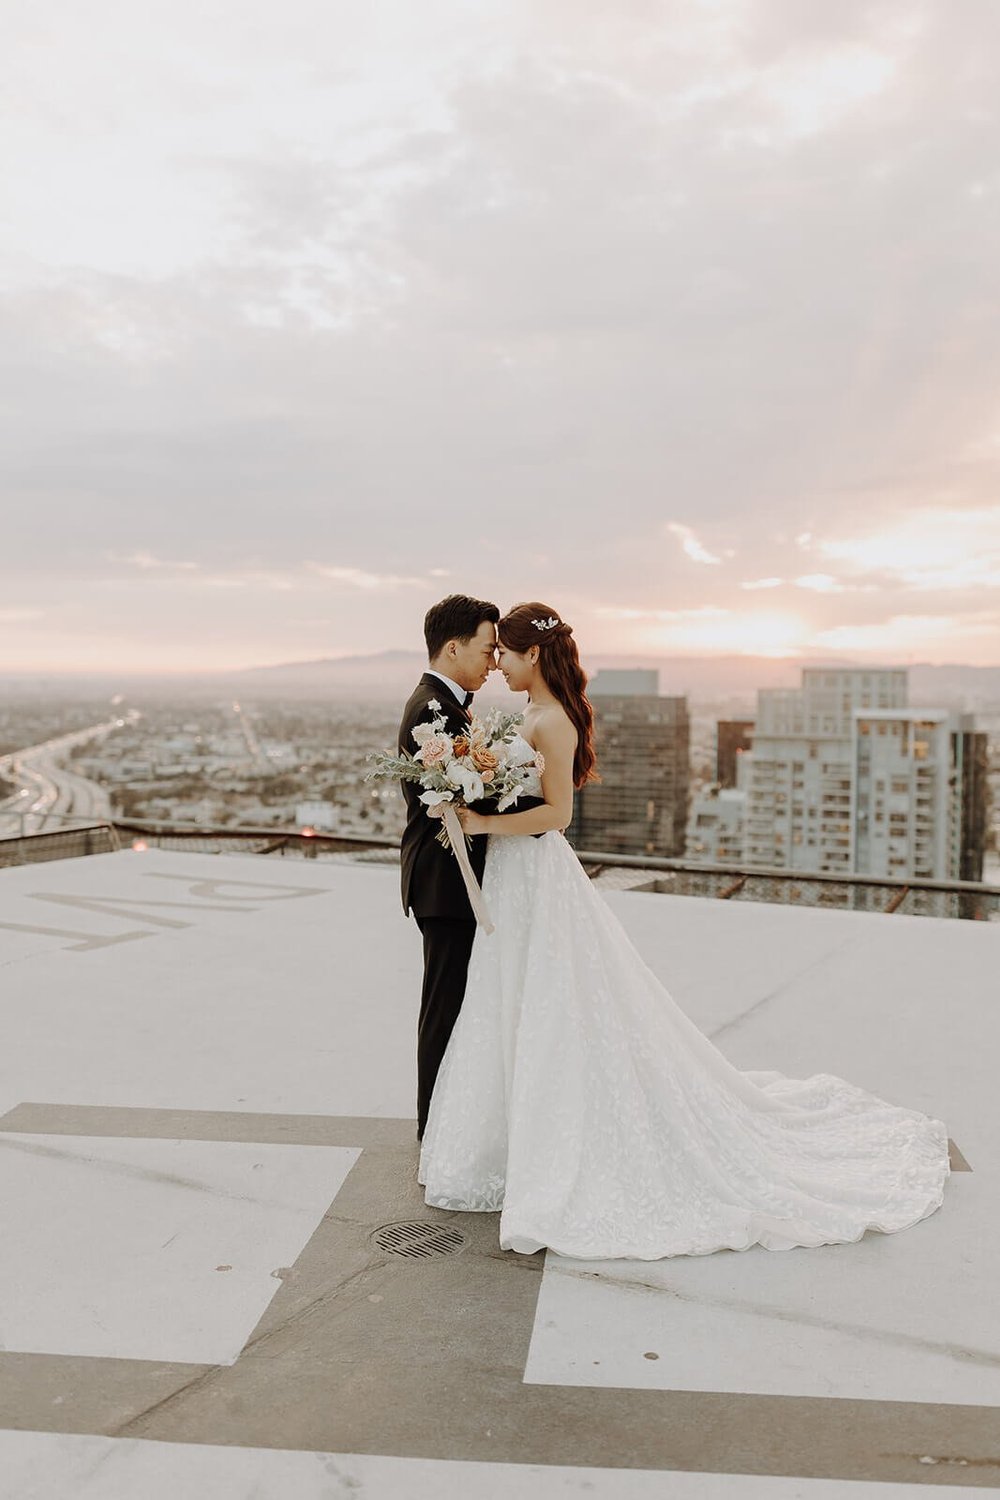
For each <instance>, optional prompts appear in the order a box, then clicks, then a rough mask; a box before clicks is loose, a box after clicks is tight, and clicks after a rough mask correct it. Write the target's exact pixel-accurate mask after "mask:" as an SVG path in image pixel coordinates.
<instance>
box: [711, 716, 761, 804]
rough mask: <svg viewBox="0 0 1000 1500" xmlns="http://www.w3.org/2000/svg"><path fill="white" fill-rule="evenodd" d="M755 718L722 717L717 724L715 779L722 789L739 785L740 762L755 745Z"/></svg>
mask: <svg viewBox="0 0 1000 1500" xmlns="http://www.w3.org/2000/svg"><path fill="white" fill-rule="evenodd" d="M753 731H754V720H753V719H720V720H719V722H718V723H717V724H716V726H715V780H716V784H717V785H718V786H719V787H720V789H722V788H725V787H735V786H736V785H738V782H739V777H738V775H737V771H738V762H739V760H740V758H741V756H743V755H745V754H746V753H747V752H748V751H749V750H750V749H751V748H752V747H753Z"/></svg>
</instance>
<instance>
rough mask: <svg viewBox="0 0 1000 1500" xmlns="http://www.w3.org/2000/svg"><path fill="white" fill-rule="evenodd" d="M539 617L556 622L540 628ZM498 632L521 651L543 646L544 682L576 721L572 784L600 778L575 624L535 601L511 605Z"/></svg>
mask: <svg viewBox="0 0 1000 1500" xmlns="http://www.w3.org/2000/svg"><path fill="white" fill-rule="evenodd" d="M536 620H544V621H549V620H554V621H555V622H556V623H555V624H554V625H551V626H548V628H547V629H545V630H539V628H538V626H537V625H536V624H535V623H534V622H535V621H536ZM497 635H498V636H499V637H500V641H501V643H502V644H503V645H504V646H509V647H510V649H511V651H517V652H518V653H519V654H521V655H523V654H524V653H525V652H526V651H527V650H528V647H529V646H538V647H540V648H541V649H540V651H539V656H538V666H539V670H540V671H541V674H542V677H543V679H544V681H545V685H546V687H547V688H548V689H549V691H550V692H551V693H552V695H553V696H554V697H555V698H557V699H558V700H559V702H560V703H561V704H562V706H563V708H564V709H565V710H566V712H567V713H568V714H569V717H570V718H571V719H572V721H573V723H574V724H575V725H576V754H575V755H574V757H573V785H574V787H576V789H577V790H578V791H579V789H580V787H582V786H586V784H587V782H588V781H600V779H601V778H600V777H599V776H598V774H597V769H596V767H597V756H596V754H595V753H594V710H593V709H592V708H591V706H590V700H589V698H588V697H587V674H586V673H585V672H584V670H583V668H582V667H581V665H580V655H579V652H578V651H577V649H576V641H575V640H574V639H573V627H572V625H567V624H566V621H565V620H563V619H562V618H561V616H560V615H559V613H558V611H557V610H554V609H553V608H552V607H551V605H549V604H539V603H538V602H537V601H536V602H535V603H534V604H515V605H514V607H513V608H512V609H509V610H508V611H507V613H506V614H505V615H503V616H502V618H501V619H500V621H499V623H498V625H497Z"/></svg>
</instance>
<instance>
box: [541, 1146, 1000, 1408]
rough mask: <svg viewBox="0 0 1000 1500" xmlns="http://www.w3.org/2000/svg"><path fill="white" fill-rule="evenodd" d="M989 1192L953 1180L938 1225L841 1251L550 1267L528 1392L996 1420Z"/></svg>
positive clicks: (554, 1261)
mask: <svg viewBox="0 0 1000 1500" xmlns="http://www.w3.org/2000/svg"><path fill="white" fill-rule="evenodd" d="M997 1187H998V1183H997V1177H996V1174H995V1173H977V1174H975V1175H973V1174H970V1173H953V1174H952V1176H951V1178H950V1179H949V1182H948V1187H947V1193H946V1198H945V1203H944V1206H943V1208H942V1209H941V1210H939V1211H938V1212H937V1213H936V1214H932V1215H931V1217H930V1218H928V1219H925V1220H923V1221H922V1222H921V1223H919V1224H915V1225H913V1226H912V1227H911V1228H910V1229H907V1230H904V1231H903V1232H902V1233H900V1234H894V1235H883V1234H871V1233H869V1234H866V1235H865V1236H864V1237H863V1238H862V1239H861V1240H859V1241H857V1242H856V1243H855V1244H849V1245H824V1246H821V1247H819V1248H818V1249H809V1250H804V1249H798V1250H790V1251H785V1252H780V1253H778V1252H769V1251H767V1250H762V1249H761V1248H760V1247H759V1246H754V1247H752V1248H751V1249H750V1250H747V1251H745V1252H742V1253H737V1252H725V1253H721V1254H717V1255H706V1256H692V1257H687V1256H677V1257H675V1258H673V1259H671V1260H663V1261H643V1262H639V1261H602V1262H595V1261H571V1260H565V1259H563V1258H561V1257H559V1256H554V1255H549V1256H547V1257H546V1264H545V1272H544V1276H543V1280H542V1288H541V1292H540V1294H539V1299H538V1306H537V1309H536V1316H535V1324H534V1329H533V1333H532V1339H531V1347H530V1351H529V1356H528V1363H527V1367H526V1370H525V1380H526V1381H528V1382H529V1383H536V1384H546V1385H586V1386H608V1387H624V1388H633V1389H642V1390H685V1391H732V1392H742V1393H755V1394H763V1395H779V1396H823V1397H830V1396H833V1397H844V1398H850V1399H857V1400H879V1401H917V1402H944V1403H952V1404H960V1405H961V1404H968V1405H971V1406H990V1405H997V1406H1000V1303H998V1300H997V1297H996V1295H995V1286H996V1246H997V1244H998V1243H1000V1195H998V1192H997Z"/></svg>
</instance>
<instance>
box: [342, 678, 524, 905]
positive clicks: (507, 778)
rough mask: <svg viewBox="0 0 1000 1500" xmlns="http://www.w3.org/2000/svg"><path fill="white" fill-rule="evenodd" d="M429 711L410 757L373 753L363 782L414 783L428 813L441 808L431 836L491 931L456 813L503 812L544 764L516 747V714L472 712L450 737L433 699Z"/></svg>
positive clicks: (415, 736) (468, 842)
mask: <svg viewBox="0 0 1000 1500" xmlns="http://www.w3.org/2000/svg"><path fill="white" fill-rule="evenodd" d="M428 707H429V708H432V709H435V710H437V711H438V712H437V714H436V717H435V718H434V719H432V720H431V721H430V722H429V723H423V724H416V725H414V728H413V731H412V733H413V739H414V742H415V744H416V749H415V750H414V751H413V753H412V754H411V753H410V752H409V751H406V750H404V751H403V752H401V753H400V754H393V753H392V752H391V751H389V750H376V751H373V752H372V754H370V755H369V756H368V759H369V760H370V761H372V762H373V765H372V769H371V770H370V771H369V772H368V773H367V775H366V776H365V780H366V781H414V782H416V783H417V784H418V785H419V786H420V787H422V788H423V790H422V791H421V793H420V800H421V802H422V803H423V804H424V806H425V807H426V808H427V809H428V811H430V810H431V809H435V810H437V809H440V812H441V826H440V828H439V829H438V832H437V835H436V837H437V839H438V842H439V843H441V844H443V845H444V847H445V848H446V849H450V850H451V851H452V853H453V854H454V855H455V858H456V859H457V860H458V866H459V869H460V870H461V872H462V879H463V881H464V882H465V889H466V891H467V892H468V895H469V902H470V904H471V906H472V910H473V913H474V915H475V918H476V921H477V922H478V923H479V925H480V926H481V927H483V928H485V930H486V931H487V932H488V933H489V932H493V931H494V927H493V922H492V921H491V919H490V914H489V912H488V911H487V909H486V903H485V902H484V900H483V893H482V891H481V890H480V889H479V882H478V881H477V880H476V877H475V874H474V872H473V869H472V865H471V864H470V863H469V848H470V847H471V843H472V841H471V839H470V838H469V835H468V834H466V835H464V837H463V833H462V825H461V823H460V822H459V820H458V814H457V813H456V811H455V809H456V808H458V807H468V806H469V805H470V804H471V803H473V802H495V803H496V810H497V812H498V813H500V812H505V811H506V810H507V808H508V807H513V805H514V803H515V802H516V801H517V799H518V798H519V797H520V795H521V793H522V792H523V790H524V788H525V786H526V784H527V782H528V780H529V779H530V777H531V774H532V772H533V771H535V772H537V773H538V774H541V772H542V771H544V770H545V762H544V759H543V757H542V755H541V752H540V751H535V750H533V749H532V748H531V746H530V745H528V744H527V743H526V742H525V741H524V740H523V739H521V743H520V744H519V745H518V744H516V743H515V741H517V740H518V739H519V738H520V737H519V735H518V732H517V726H518V725H519V724H520V723H521V715H520V714H505V713H502V712H500V710H499V709H493V710H491V711H490V713H488V714H487V716H486V718H485V719H481V718H479V717H478V716H477V715H476V714H473V715H472V718H471V719H470V720H469V724H468V727H467V728H465V729H463V730H462V731H461V733H460V734H449V733H448V731H447V729H446V727H445V725H446V722H447V721H446V719H445V716H444V715H443V714H442V713H441V712H440V709H441V705H440V703H439V702H438V701H437V699H435V698H432V699H431V701H430V703H429V704H428Z"/></svg>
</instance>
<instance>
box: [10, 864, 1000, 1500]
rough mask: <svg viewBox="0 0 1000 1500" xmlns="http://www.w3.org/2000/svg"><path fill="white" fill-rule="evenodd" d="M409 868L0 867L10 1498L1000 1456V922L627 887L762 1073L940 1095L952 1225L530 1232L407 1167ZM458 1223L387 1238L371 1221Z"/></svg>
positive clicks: (993, 1465) (695, 1493)
mask: <svg viewBox="0 0 1000 1500" xmlns="http://www.w3.org/2000/svg"><path fill="white" fill-rule="evenodd" d="M397 891H398V873H397V872H396V871H395V870H394V869H392V868H388V869H386V868H380V867H375V866H373V867H366V866H361V865H358V866H342V865H332V864H322V863H319V862H314V861H305V860H295V861H289V860H286V861H281V862H274V861H271V860H268V859H264V858H256V857H253V856H233V855H225V856H219V855H211V854H199V853H193V852H192V853H187V852H182V853H175V852H167V851H163V850H148V851H146V852H144V853H136V852H133V851H131V850H129V851H123V852H121V853H116V854H107V855H97V856H92V857H88V858H79V859H71V860H63V861H57V862H52V863H47V864H40V865H29V866H23V867H15V868H12V869H7V870H3V871H0V1006H2V1019H3V1029H2V1037H3V1044H4V1045H3V1049H2V1058H0V1202H2V1203H3V1207H4V1233H3V1235H2V1236H0V1429H2V1430H0V1495H2V1496H4V1497H8V1496H9V1497H17V1500H28V1497H38V1500H43V1497H44V1500H55V1497H61V1496H73V1497H86V1500H98V1497H99V1500H117V1497H122V1500H125V1497H128V1500H137V1497H141V1500H160V1497H163V1500H166V1497H170V1500H176V1497H181V1496H184V1497H186V1496H188V1495H205V1496H207V1497H209V1496H210V1497H212V1500H230V1497H231V1500H250V1497H251V1496H252V1497H255V1500H262V1497H263V1500H271V1497H273V1500H279V1497H280V1500H319V1497H333V1496H341V1495H351V1496H355V1497H356V1496H359V1495H363V1496H393V1497H413V1500H423V1497H428V1500H429V1497H432V1496H433V1497H435V1500H437V1497H450V1496H453V1495H454V1496H456V1497H457V1496H463V1497H467V1496H473V1497H478V1496H483V1497H493V1496H497V1497H500V1496H503V1497H504V1500H508V1497H510V1496H511V1495H516V1496H517V1497H518V1500H520V1497H522V1496H523V1497H525V1500H534V1497H542V1496H546V1497H547V1496H550V1495H559V1496H564V1495H565V1496H570V1495H577V1494H586V1495H587V1496H589V1497H599V1500H604V1497H608V1500H611V1497H614V1500H619V1497H621V1500H633V1497H634V1500H640V1497H641V1500H646V1497H652V1496H657V1497H662V1496H669V1497H670V1500H717V1497H727V1500H728V1497H732V1500H793V1497H803V1500H836V1497H846V1500H868V1497H876V1496H879V1497H885V1500H905V1497H908V1496H911V1495H914V1494H916V1492H917V1490H918V1488H920V1487H922V1486H924V1485H927V1484H931V1485H934V1486H936V1487H938V1488H939V1490H943V1491H944V1493H957V1491H958V1490H959V1489H965V1488H968V1487H997V1486H1000V1412H998V1408H1000V1296H998V1295H997V1291H998V1289H997V1274H996V1263H997V1247H998V1245H1000V1195H998V1191H997V1189H998V1162H1000V1093H998V1089H997V1084H996V1077H997V1058H998V1056H1000V1005H998V1003H997V1002H998V1000H1000V994H998V990H1000V977H998V976H1000V928H998V926H997V925H996V924H990V923H973V922H959V921H951V920H927V919H925V918H918V917H907V916H902V915H896V916H894V917H892V918H887V917H883V916H879V915H872V914H867V913H858V912H829V911H817V910H803V909H800V908H788V907H780V906H773V907H769V906H763V905H759V904H753V905H750V904H745V905H733V904H730V903H728V902H725V901H715V900H707V899H699V898H695V897H690V896H685V897H672V896H665V895H651V894H640V893H635V892H607V893H605V896H604V899H606V900H607V901H608V902H609V903H610V905H611V906H612V907H613V908H614V910H615V911H616V912H617V913H618V915H619V916H620V917H621V919H622V920H623V922H624V923H625V925H626V927H627V929H628V931H629V932H630V934H631V936H632V937H633V939H634V941H635V942H636V943H637V945H638V946H639V948H640V950H641V951H642V953H643V955H644V957H645V958H646V959H647V961H648V962H649V963H650V964H651V966H652V967H653V968H654V969H655V970H656V971H657V972H658V974H659V975H660V976H661V978H662V979H663V981H664V982H665V983H666V985H667V986H668V988H669V989H670V991H671V992H672V994H673V995H674V996H675V998H676V999H677V1000H678V1002H679V1003H680V1004H681V1005H682V1006H683V1007H684V1008H685V1010H686V1011H687V1012H688V1014H689V1015H691V1017H692V1018H693V1019H694V1020H695V1021H696V1022H697V1024H698V1025H699V1026H700V1027H701V1028H702V1029H703V1030H704V1031H705V1032H706V1033H708V1034H709V1035H710V1036H712V1037H713V1038H714V1040H715V1041H716V1043H717V1044H718V1045H719V1046H720V1047H721V1048H722V1049H723V1050H724V1051H725V1053H726V1055H727V1056H728V1057H729V1058H730V1059H731V1060H732V1061H733V1062H734V1063H736V1064H737V1066H740V1067H745V1068H779V1069H781V1070H782V1071H784V1072H786V1073H789V1074H791V1075H793V1076H800V1077H801V1076H806V1075H808V1074H809V1073H814V1072H831V1073H838V1074H841V1075H842V1076H844V1077H846V1078H849V1079H851V1080H852V1081H853V1082H855V1083H858V1084H860V1085H862V1086H864V1087H866V1088H870V1089H872V1090H874V1091H875V1092H877V1093H880V1094H882V1095H883V1096H885V1097H886V1098H889V1099H892V1100H894V1101H896V1102H899V1103H904V1104H907V1105H910V1106H914V1107H917V1108H920V1109H923V1110H925V1111H926V1112H927V1113H929V1114H933V1115H936V1116H938V1117H939V1118H941V1119H943V1120H944V1121H945V1122H946V1123H947V1125H948V1130H949V1135H950V1136H951V1139H952V1161H953V1166H954V1168H955V1171H954V1172H953V1174H952V1176H951V1178H950V1179H949V1183H948V1187H947V1190H946V1195H945V1202H944V1205H943V1207H942V1208H941V1210H940V1211H939V1212H938V1213H936V1214H934V1215H933V1216H932V1217H931V1218H929V1219H927V1220H925V1221H923V1222H922V1223H920V1224H918V1225H916V1226H914V1227H913V1228H911V1229H909V1230H907V1231H905V1232H904V1233H902V1234H899V1235H892V1236H885V1235H878V1234H868V1235H866V1236H865V1237H864V1239H863V1240H861V1241H860V1242H858V1243H857V1244H854V1245H839V1246H826V1247H823V1248H821V1249H817V1250H794V1251H789V1252H785V1253H783V1254H776V1253H769V1252H767V1251H765V1250H762V1249H760V1247H754V1248H753V1249H751V1250H749V1251H747V1252H745V1253H743V1254H736V1253H732V1252H721V1253H719V1254H716V1255H710V1256H704V1257H696V1258H689V1259H686V1258H677V1259H671V1260H664V1261H660V1262H641V1263H638V1262H637V1263H631V1262H627V1261H615V1262H605V1263H595V1262H571V1261H567V1260H562V1259H560V1258H559V1257H556V1256H552V1255H549V1256H546V1255H544V1254H539V1255H535V1256H530V1257H523V1256H516V1255H513V1254H503V1253H501V1252H500V1251H499V1249H498V1247H497V1220H496V1218H495V1217H494V1216H483V1215H461V1214H458V1215H449V1214H444V1213H440V1212H438V1211H436V1210H433V1209H428V1208H427V1207H426V1205H425V1204H424V1202H423V1198H422V1195H421V1193H420V1190H419V1189H418V1187H417V1186H416V1183H415V1181H414V1170H415V1166H416V1158H417V1144H416V1141H415V1139H414V1119H413V1115H414V1059H413V1053H414V1027H415V1016H416V1007H417V995H418V986H419V976H420V944H419V937H418V934H417V932H416V929H415V928H414V927H413V926H412V925H411V924H408V923H407V922H406V921H405V920H404V919H403V917H402V914H401V912H400V909H399V902H398V894H397ZM404 1221H420V1222H423V1223H428V1224H432V1225H445V1226H451V1227H453V1228H456V1229H458V1230H459V1231H460V1232H461V1235H462V1236H464V1241H461V1240H460V1241H459V1243H458V1245H457V1253H450V1254H442V1255H435V1256H430V1257H426V1258H422V1257H415V1258H409V1257H399V1256H396V1255H392V1254H390V1253H388V1252H387V1251H386V1250H385V1249H383V1248H380V1246H379V1245H378V1244H377V1243H376V1242H375V1241H374V1240H373V1235H374V1234H375V1232H376V1231H377V1230H378V1229H379V1228H380V1227H381V1226H384V1225H386V1224H391V1223H397V1222H404Z"/></svg>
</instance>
